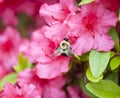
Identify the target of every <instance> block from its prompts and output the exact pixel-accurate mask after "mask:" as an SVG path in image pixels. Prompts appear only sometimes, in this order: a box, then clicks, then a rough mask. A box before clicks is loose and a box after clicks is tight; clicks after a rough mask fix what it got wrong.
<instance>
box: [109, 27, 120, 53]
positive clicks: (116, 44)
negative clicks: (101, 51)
mask: <svg viewBox="0 0 120 98" xmlns="http://www.w3.org/2000/svg"><path fill="white" fill-rule="evenodd" d="M109 35H110V36H111V37H112V39H113V40H114V44H115V45H114V48H115V49H116V50H117V51H119V50H120V49H119V37H118V34H117V32H116V30H115V28H111V29H110V31H109Z"/></svg>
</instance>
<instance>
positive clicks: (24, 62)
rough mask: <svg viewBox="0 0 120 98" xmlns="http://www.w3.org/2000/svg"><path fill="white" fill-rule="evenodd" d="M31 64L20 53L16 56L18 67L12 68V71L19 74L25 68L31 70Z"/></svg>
mask: <svg viewBox="0 0 120 98" xmlns="http://www.w3.org/2000/svg"><path fill="white" fill-rule="evenodd" d="M31 67H32V64H31V63H30V62H28V58H27V57H24V56H23V55H22V53H20V54H19V56H18V65H17V66H14V69H15V71H16V72H21V71H23V70H24V69H26V68H31Z"/></svg>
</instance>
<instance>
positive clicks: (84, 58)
mask: <svg viewBox="0 0 120 98" xmlns="http://www.w3.org/2000/svg"><path fill="white" fill-rule="evenodd" d="M88 59H89V53H85V54H83V55H82V56H80V60H81V61H87V60H88Z"/></svg>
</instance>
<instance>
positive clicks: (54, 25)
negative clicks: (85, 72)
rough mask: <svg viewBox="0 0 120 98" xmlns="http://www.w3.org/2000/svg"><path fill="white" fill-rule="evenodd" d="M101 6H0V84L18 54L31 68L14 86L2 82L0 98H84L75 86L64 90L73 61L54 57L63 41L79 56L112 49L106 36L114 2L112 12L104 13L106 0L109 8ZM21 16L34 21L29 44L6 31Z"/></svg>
mask: <svg viewBox="0 0 120 98" xmlns="http://www.w3.org/2000/svg"><path fill="white" fill-rule="evenodd" d="M8 2H10V4H8ZM13 2H15V4H14V3H13ZM44 2H45V3H44ZM46 2H47V3H46ZM106 2H107V0H105V1H104V0H97V1H96V2H92V3H90V4H85V5H82V6H81V7H78V6H77V4H76V3H75V1H74V0H59V1H58V0H53V1H50V0H34V2H33V1H32V0H26V1H25V0H18V1H15V0H8V1H7V0H2V1H0V5H2V6H1V8H0V13H1V18H2V20H3V23H4V24H5V25H6V29H5V31H3V33H1V35H0V79H2V78H3V77H4V76H5V75H7V74H9V73H11V72H14V69H13V66H15V65H17V63H18V60H17V59H18V53H19V52H22V54H23V55H25V56H27V57H28V59H29V61H30V62H31V63H32V64H34V65H35V66H34V67H33V68H32V69H29V68H26V69H25V70H23V71H22V72H20V73H18V77H17V83H16V84H14V85H13V84H10V83H6V84H5V86H4V88H3V90H2V91H0V98H56V96H57V98H67V97H68V98H89V97H88V96H86V95H85V94H84V93H83V92H82V91H81V89H80V88H79V86H72V85H67V81H66V77H65V73H67V72H68V71H69V69H70V67H69V63H70V59H71V58H72V56H71V55H70V56H64V55H62V54H60V55H55V54H54V53H55V51H56V49H58V47H59V46H60V43H61V42H62V41H63V40H64V39H65V38H66V39H68V40H69V43H70V47H71V50H70V52H71V53H73V54H76V55H78V56H80V55H82V54H84V53H86V52H89V51H90V50H92V49H95V50H98V51H109V50H111V49H112V48H113V46H114V42H113V40H112V38H111V37H110V36H109V35H108V31H109V30H110V28H111V27H112V26H116V23H117V21H118V18H117V15H116V13H115V11H116V10H117V9H118V6H119V5H117V3H116V4H115V5H116V9H109V8H111V7H110V3H111V2H110V1H109V0H108V2H110V3H108V2H107V3H108V4H109V5H106ZM118 2H119V1H118ZM8 5H9V6H8ZM14 5H15V6H14ZM39 7H40V9H39ZM112 8H113V7H112ZM20 12H24V13H26V14H27V15H29V16H31V17H33V19H35V21H36V22H35V25H37V27H39V28H38V29H37V30H35V31H34V32H32V34H31V37H30V40H29V39H25V38H21V37H20V35H19V34H20V33H19V32H18V31H17V30H15V29H14V28H12V27H8V26H9V25H10V26H11V25H12V26H17V25H18V24H19V19H18V17H17V14H18V13H20ZM38 13H39V15H40V16H39V17H38ZM40 17H43V18H44V19H45V22H46V23H45V22H44V23H43V19H42V18H40ZM39 22H40V23H39ZM43 24H46V25H43ZM41 25H42V27H41ZM40 27H41V28H40ZM65 86H66V88H65V89H64V87H65Z"/></svg>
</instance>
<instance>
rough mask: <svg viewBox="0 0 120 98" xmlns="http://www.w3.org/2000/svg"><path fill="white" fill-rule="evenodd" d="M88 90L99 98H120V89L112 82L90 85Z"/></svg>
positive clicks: (106, 81)
mask: <svg viewBox="0 0 120 98" xmlns="http://www.w3.org/2000/svg"><path fill="white" fill-rule="evenodd" d="M86 88H87V89H88V90H89V91H90V92H92V93H93V94H94V95H96V96H97V97H99V98H120V87H119V86H118V85H117V84H116V83H114V82H113V81H110V80H101V81H99V82H97V83H91V82H90V83H88V84H87V85H86Z"/></svg>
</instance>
